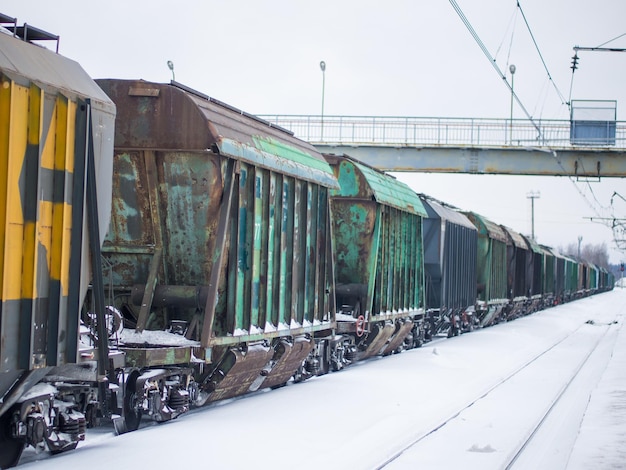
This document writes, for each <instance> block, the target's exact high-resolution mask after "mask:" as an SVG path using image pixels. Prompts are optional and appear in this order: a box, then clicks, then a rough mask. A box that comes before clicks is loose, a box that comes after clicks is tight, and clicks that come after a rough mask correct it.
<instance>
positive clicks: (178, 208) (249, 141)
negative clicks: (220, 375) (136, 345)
mask: <svg viewBox="0 0 626 470" xmlns="http://www.w3.org/2000/svg"><path fill="white" fill-rule="evenodd" d="M100 83H101V84H102V86H103V87H104V88H105V90H106V91H107V92H108V93H111V96H112V97H113V99H114V100H115V102H116V104H117V105H118V109H119V118H118V121H117V128H116V130H117V134H116V156H115V165H116V175H117V178H116V184H115V187H114V191H113V197H114V210H113V217H112V224H111V230H110V232H109V235H108V237H107V241H106V245H105V249H106V257H107V258H108V261H109V264H110V265H111V269H112V276H111V279H112V284H113V288H114V290H115V292H116V293H117V294H116V298H117V299H118V302H121V303H123V304H124V305H118V307H124V308H127V309H129V310H131V312H133V315H135V316H137V310H138V307H139V306H138V305H134V304H133V303H132V302H130V300H132V299H131V295H130V294H131V292H134V295H133V296H132V297H134V298H135V299H137V298H138V297H139V293H140V296H141V298H142V299H143V298H144V297H145V296H146V295H148V297H149V293H150V289H151V288H152V279H153V277H154V276H152V277H151V273H152V274H154V273H156V276H157V278H158V279H157V283H156V285H155V286H154V297H153V299H152V302H151V303H152V312H151V314H150V315H149V316H148V320H147V328H148V329H162V328H167V327H168V325H169V323H170V322H171V321H172V320H179V321H183V322H187V324H188V325H189V328H188V330H187V332H186V336H187V337H188V338H193V339H200V340H201V344H202V347H203V348H205V349H207V350H210V349H211V348H213V347H216V346H224V345H237V344H239V345H245V344H249V343H250V342H253V341H260V340H270V339H274V338H278V337H281V336H289V335H302V334H312V333H315V332H316V331H321V330H324V329H329V328H332V327H333V325H334V323H333V322H334V305H333V302H332V298H333V286H334V277H333V272H332V267H333V264H332V250H331V236H330V234H331V225H330V223H329V218H330V212H329V204H330V202H329V192H328V188H334V187H337V181H336V179H335V177H334V175H333V173H332V171H331V170H330V167H329V165H328V164H327V163H326V162H325V160H323V158H322V157H321V156H320V155H319V154H318V153H317V152H316V151H315V150H314V149H313V148H312V147H310V146H309V145H308V144H305V143H303V142H301V141H299V140H297V139H295V138H293V137H292V136H291V135H290V134H289V133H286V132H284V131H281V130H280V129H276V128H273V127H271V126H269V125H268V124H267V123H263V122H262V121H260V120H257V119H255V118H254V117H252V116H249V115H245V113H241V112H237V111H236V110H234V109H233V108H231V107H228V106H227V105H224V104H223V103H217V102H215V101H214V100H209V99H207V98H206V97H202V96H199V95H196V94H194V93H192V92H190V91H188V90H184V89H182V88H180V87H177V86H172V85H161V84H154V83H147V82H141V81H124V80H104V81H102V82H100ZM131 88H132V90H131ZM157 91H158V92H157ZM159 250H162V262H161V263H160V264H159V263H158V262H157V261H158V260H155V258H158V257H160V256H159V254H158V252H159ZM151 268H152V269H151ZM146 284H150V285H149V286H147V287H148V288H146ZM137 286H143V287H137ZM146 292H147V293H148V294H146ZM143 303H146V302H143ZM215 354H217V357H210V358H207V361H208V360H211V361H213V362H215V363H217V362H219V361H220V360H221V357H220V356H219V355H220V354H221V353H219V352H215ZM257 372H258V371H257Z"/></svg>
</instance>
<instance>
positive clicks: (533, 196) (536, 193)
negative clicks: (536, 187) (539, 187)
mask: <svg viewBox="0 0 626 470" xmlns="http://www.w3.org/2000/svg"><path fill="white" fill-rule="evenodd" d="M540 196H541V193H540V192H539V191H530V192H529V193H528V194H526V197H527V198H528V199H530V226H531V228H530V230H531V235H530V237H531V238H532V239H533V241H537V240H536V238H535V199H539V197H540Z"/></svg>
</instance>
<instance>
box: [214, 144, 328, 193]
mask: <svg viewBox="0 0 626 470" xmlns="http://www.w3.org/2000/svg"><path fill="white" fill-rule="evenodd" d="M254 140H255V141H256V142H257V143H258V144H259V147H252V146H249V145H246V144H242V143H240V142H236V141H234V140H231V139H227V138H222V139H221V140H220V141H218V142H217V147H218V148H219V150H220V153H221V154H222V155H226V156H229V157H232V158H235V159H236V160H241V161H244V162H246V163H251V164H253V165H255V166H258V167H261V168H265V169H268V170H274V171H277V172H279V173H283V174H286V175H289V176H294V177H297V178H299V179H302V180H305V181H310V182H313V183H320V184H323V185H324V186H326V187H328V188H334V189H337V188H339V185H338V184H337V180H336V179H335V177H334V176H333V172H332V170H331V169H330V166H329V165H328V164H327V163H326V162H325V161H323V162H321V161H319V160H317V159H315V158H313V156H312V155H311V154H308V153H305V152H301V151H298V150H297V149H296V148H294V147H289V146H286V145H284V144H280V145H279V144H278V142H277V141H270V140H264V139H261V138H259V137H256V138H255V139H254ZM262 149H267V151H266V150H262Z"/></svg>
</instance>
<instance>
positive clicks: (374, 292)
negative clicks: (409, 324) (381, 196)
mask: <svg viewBox="0 0 626 470" xmlns="http://www.w3.org/2000/svg"><path fill="white" fill-rule="evenodd" d="M327 158H328V159H329V162H331V164H332V166H333V169H334V170H335V174H336V175H337V177H338V179H339V182H340V185H341V190H340V191H337V192H334V193H333V194H334V195H333V199H332V208H333V224H334V237H335V253H336V255H335V259H336V268H335V269H336V279H337V300H338V302H339V305H338V307H339V308H343V309H344V310H346V309H348V308H349V309H350V313H351V314H352V315H353V316H354V317H358V315H361V314H363V315H364V316H365V317H366V319H368V320H369V321H377V320H382V319H387V318H393V317H396V316H398V317H401V316H402V315H407V314H409V312H415V311H416V310H418V309H419V308H421V307H422V306H423V305H422V303H423V299H422V292H423V291H422V289H423V265H422V234H421V229H422V220H421V216H420V215H419V214H421V212H420V211H416V208H419V207H421V208H422V210H423V206H422V204H421V202H419V203H418V204H414V205H413V204H412V205H411V206H410V207H409V206H408V205H406V204H400V206H402V207H404V209H399V208H398V207H397V206H398V205H399V204H394V205H389V204H386V203H384V202H381V201H379V200H377V199H376V198H375V197H374V196H375V190H374V188H373V187H372V185H371V184H370V183H371V182H372V181H374V184H375V185H376V187H377V188H381V187H385V188H388V189H389V192H388V194H391V192H393V187H394V185H397V186H398V188H399V189H398V192H399V193H401V192H402V191H405V190H406V188H405V189H400V186H404V184H403V183H400V182H398V181H397V180H395V179H394V178H391V177H388V176H387V175H384V174H382V173H381V174H379V175H376V177H375V178H374V177H373V176H372V174H373V173H375V171H374V170H371V169H368V170H367V173H368V174H367V175H366V174H364V173H363V172H362V171H361V167H360V166H359V165H358V164H355V162H353V161H351V160H349V159H347V158H344V157H337V156H327ZM383 181H384V183H382V182H383ZM415 197H416V198H417V195H415ZM406 199H407V200H408V199H409V197H408V196H407V198H406ZM418 199H419V198H418ZM344 306H345V307H344Z"/></svg>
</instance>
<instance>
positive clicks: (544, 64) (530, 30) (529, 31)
mask: <svg viewBox="0 0 626 470" xmlns="http://www.w3.org/2000/svg"><path fill="white" fill-rule="evenodd" d="M517 8H519V11H520V13H521V14H522V18H523V19H524V23H525V24H526V28H527V29H528V33H529V34H530V37H531V39H532V40H533V44H534V45H535V49H537V53H538V54H539V58H540V59H541V63H542V64H543V68H544V69H545V70H546V73H547V74H548V78H549V79H550V81H551V82H552V85H554V89H555V90H556V93H557V95H559V99H560V100H561V104H567V103H566V102H565V98H564V97H563V94H562V93H561V90H559V87H557V86H556V83H555V82H554V80H553V79H552V75H551V74H550V71H549V70H548V66H547V65H546V61H545V60H544V58H543V54H542V53H541V50H540V49H539V45H538V44H537V41H536V40H535V35H534V34H533V31H532V29H530V25H529V24H528V20H527V19H526V15H525V14H524V10H523V9H522V5H521V4H520V2H519V0H518V1H517Z"/></svg>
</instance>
